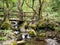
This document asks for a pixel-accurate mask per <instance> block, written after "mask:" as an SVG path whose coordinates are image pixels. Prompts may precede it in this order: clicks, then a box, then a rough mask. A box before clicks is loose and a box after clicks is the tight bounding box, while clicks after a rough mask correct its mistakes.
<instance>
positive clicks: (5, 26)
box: [1, 19, 11, 30]
mask: <svg viewBox="0 0 60 45" xmlns="http://www.w3.org/2000/svg"><path fill="white" fill-rule="evenodd" d="M1 27H2V28H3V29H6V30H10V29H11V23H10V21H9V20H8V19H6V21H5V22H4V23H3V24H2V26H1Z"/></svg>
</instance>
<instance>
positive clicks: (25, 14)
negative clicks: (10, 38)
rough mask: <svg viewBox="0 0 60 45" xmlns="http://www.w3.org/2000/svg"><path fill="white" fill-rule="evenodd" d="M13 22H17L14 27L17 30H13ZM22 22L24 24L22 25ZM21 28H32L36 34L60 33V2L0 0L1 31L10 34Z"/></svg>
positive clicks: (54, 0) (58, 0)
mask: <svg viewBox="0 0 60 45" xmlns="http://www.w3.org/2000/svg"><path fill="white" fill-rule="evenodd" d="M12 21H16V22H17V23H15V25H14V26H17V28H16V27H14V28H13V24H11V22H12ZM20 22H24V23H22V25H20V24H21V23H20ZM19 23H20V24H19ZM30 23H31V24H30ZM21 27H30V28H32V29H34V31H36V32H39V31H40V32H41V31H50V30H51V31H56V32H60V0H0V30H3V31H4V30H5V31H4V33H7V32H8V33H9V32H11V30H13V31H14V30H19V28H21ZM6 30H7V31H6ZM0 33H1V31H0ZM10 34H11V33H10ZM42 35H45V34H42ZM1 36H2V37H4V36H3V35H1ZM0 39H2V38H0ZM3 39H4V40H5V39H6V37H5V38H3Z"/></svg>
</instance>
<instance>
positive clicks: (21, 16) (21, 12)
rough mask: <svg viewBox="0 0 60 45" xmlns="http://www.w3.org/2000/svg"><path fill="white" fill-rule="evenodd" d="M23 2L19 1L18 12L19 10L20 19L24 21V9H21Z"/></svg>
mask: <svg viewBox="0 0 60 45" xmlns="http://www.w3.org/2000/svg"><path fill="white" fill-rule="evenodd" d="M20 1H21V0H18V10H19V13H18V17H19V19H20V20H23V11H22V8H21V2H20Z"/></svg>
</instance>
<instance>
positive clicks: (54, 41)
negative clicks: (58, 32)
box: [45, 38, 59, 45]
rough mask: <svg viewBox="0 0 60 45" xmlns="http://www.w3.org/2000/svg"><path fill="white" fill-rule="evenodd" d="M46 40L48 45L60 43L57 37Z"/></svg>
mask: <svg viewBox="0 0 60 45" xmlns="http://www.w3.org/2000/svg"><path fill="white" fill-rule="evenodd" d="M45 41H46V42H47V45H59V44H58V42H56V40H55V39H50V38H49V39H45Z"/></svg>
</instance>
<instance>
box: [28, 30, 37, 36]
mask: <svg viewBox="0 0 60 45" xmlns="http://www.w3.org/2000/svg"><path fill="white" fill-rule="evenodd" d="M29 34H30V36H36V35H37V33H36V32H35V30H33V29H32V30H30V31H29Z"/></svg>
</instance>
